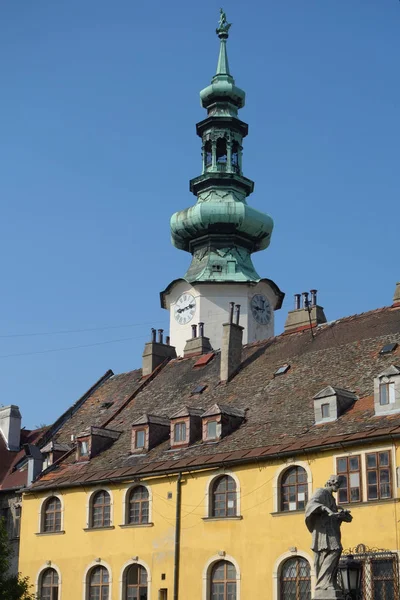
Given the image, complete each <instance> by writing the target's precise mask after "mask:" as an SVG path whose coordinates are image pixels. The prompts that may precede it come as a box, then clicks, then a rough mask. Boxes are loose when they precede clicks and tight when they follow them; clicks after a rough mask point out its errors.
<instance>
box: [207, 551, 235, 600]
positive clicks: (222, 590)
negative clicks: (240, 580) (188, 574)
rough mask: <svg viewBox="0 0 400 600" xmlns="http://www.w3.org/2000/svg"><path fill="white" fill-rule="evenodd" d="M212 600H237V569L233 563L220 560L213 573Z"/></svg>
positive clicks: (211, 580) (211, 581)
mask: <svg viewBox="0 0 400 600" xmlns="http://www.w3.org/2000/svg"><path fill="white" fill-rule="evenodd" d="M210 588H211V589H210V600H236V569H235V567H234V566H233V564H232V563H231V562H228V561H227V560H220V561H219V562H217V563H215V565H214V566H213V568H212V571H211V579H210Z"/></svg>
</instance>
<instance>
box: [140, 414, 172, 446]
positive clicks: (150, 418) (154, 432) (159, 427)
mask: <svg viewBox="0 0 400 600" xmlns="http://www.w3.org/2000/svg"><path fill="white" fill-rule="evenodd" d="M168 437H169V420H168V419H167V417H160V416H158V415H148V414H144V415H143V416H141V417H139V419H136V421H134V423H133V424H132V438H131V452H148V451H149V450H151V449H152V448H154V446H157V445H158V444H161V443H162V442H164V441H165V440H167V439H168Z"/></svg>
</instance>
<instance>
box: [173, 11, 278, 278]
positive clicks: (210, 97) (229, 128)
mask: <svg viewBox="0 0 400 600" xmlns="http://www.w3.org/2000/svg"><path fill="white" fill-rule="evenodd" d="M230 27H231V25H230V23H228V22H227V20H226V15H225V13H224V11H223V10H222V9H221V13H220V19H219V23H218V28H217V30H216V33H217V36H218V37H219V40H220V50H219V58H218V65H217V72H216V74H215V75H214V77H213V78H212V80H211V84H210V85H209V86H208V87H206V88H205V89H203V90H202V91H201V92H200V101H201V105H202V106H203V108H205V109H206V110H207V116H206V118H205V119H204V120H203V121H200V123H197V126H196V130H197V134H198V136H199V137H200V138H201V139H202V173H201V175H199V176H198V177H195V178H194V179H192V180H191V181H190V190H191V192H193V194H194V195H195V196H196V197H197V202H196V204H195V205H194V206H192V207H190V208H187V209H185V210H182V211H179V212H177V213H175V214H174V215H172V218H171V238H172V243H173V244H174V246H175V247H176V248H179V249H180V250H185V251H186V252H190V253H191V254H192V255H193V259H192V263H191V265H190V267H189V270H188V271H187V273H186V275H185V279H186V280H187V281H188V282H190V283H195V282H206V281H209V282H211V281H213V282H221V283H223V282H225V283H226V282H249V281H259V280H260V277H259V275H258V273H257V272H256V271H255V269H254V266H253V262H252V260H251V254H252V253H253V252H257V251H259V250H264V249H265V248H267V247H268V245H269V242H270V237H271V233H272V229H273V221H272V219H271V217H270V216H269V215H266V214H264V213H262V212H260V211H257V210H255V209H254V208H251V207H250V206H248V204H247V201H246V198H247V196H249V195H250V194H251V193H252V191H253V189H254V183H253V182H252V181H251V180H250V179H248V178H247V177H245V176H244V175H243V172H242V151H243V138H245V137H246V135H247V132H248V126H247V125H246V123H244V122H243V121H241V120H240V119H239V118H238V111H239V109H241V108H242V107H243V106H244V104H245V92H244V91H243V90H241V89H240V88H238V87H237V86H236V85H235V80H234V79H233V77H232V75H231V73H230V71H229V64H228V55H227V51H226V44H227V40H228V36H229V33H228V32H229V29H230Z"/></svg>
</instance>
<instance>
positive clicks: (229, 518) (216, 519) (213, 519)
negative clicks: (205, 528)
mask: <svg viewBox="0 0 400 600" xmlns="http://www.w3.org/2000/svg"><path fill="white" fill-rule="evenodd" d="M242 519H243V517H242V515H239V516H236V517H203V518H202V520H203V521H241V520H242Z"/></svg>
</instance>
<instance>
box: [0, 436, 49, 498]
mask: <svg viewBox="0 0 400 600" xmlns="http://www.w3.org/2000/svg"><path fill="white" fill-rule="evenodd" d="M43 433H44V429H43V428H42V429H34V430H33V431H30V430H28V429H22V430H21V448H22V445H23V444H34V443H35V442H36V441H37V440H38V439H39V438H40V437H41V435H42V434H43ZM24 457H25V451H24V450H23V449H22V450H18V451H16V452H12V451H10V450H8V449H7V445H6V443H5V441H4V438H3V436H2V435H0V491H3V490H9V489H15V488H19V487H22V486H24V485H26V481H27V470H26V469H23V470H19V469H17V468H16V466H17V465H18V463H19V462H21V460H22V459H23V458H24Z"/></svg>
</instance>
